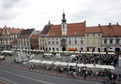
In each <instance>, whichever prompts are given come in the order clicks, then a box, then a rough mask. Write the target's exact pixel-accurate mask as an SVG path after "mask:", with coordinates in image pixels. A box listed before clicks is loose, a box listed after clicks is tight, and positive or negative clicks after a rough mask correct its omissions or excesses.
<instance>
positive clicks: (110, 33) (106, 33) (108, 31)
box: [101, 25, 115, 36]
mask: <svg viewBox="0 0 121 84" xmlns="http://www.w3.org/2000/svg"><path fill="white" fill-rule="evenodd" d="M101 30H102V33H103V36H115V34H114V32H113V29H112V27H110V26H109V25H107V26H101Z"/></svg>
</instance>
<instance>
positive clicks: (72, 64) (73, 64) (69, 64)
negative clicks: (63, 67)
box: [68, 63, 76, 66]
mask: <svg viewBox="0 0 121 84" xmlns="http://www.w3.org/2000/svg"><path fill="white" fill-rule="evenodd" d="M68 66H76V63H68Z"/></svg>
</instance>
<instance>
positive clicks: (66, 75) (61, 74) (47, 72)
mask: <svg viewBox="0 0 121 84" xmlns="http://www.w3.org/2000/svg"><path fill="white" fill-rule="evenodd" d="M0 64H1V65H4V66H8V67H12V68H17V69H22V70H26V71H32V72H37V73H43V74H49V75H54V76H61V77H71V78H78V79H84V77H83V76H77V77H74V76H72V75H71V76H69V75H68V74H64V73H56V72H50V71H44V70H37V69H31V68H26V67H22V66H16V65H12V64H6V63H3V62H0ZM86 79H88V80H94V81H105V79H104V78H99V77H98V78H96V77H86ZM116 81H117V82H119V83H120V82H121V80H120V79H118V80H116Z"/></svg>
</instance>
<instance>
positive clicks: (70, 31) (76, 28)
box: [67, 22, 85, 36]
mask: <svg viewBox="0 0 121 84" xmlns="http://www.w3.org/2000/svg"><path fill="white" fill-rule="evenodd" d="M84 30H85V22H82V23H72V24H67V36H75V35H74V33H75V32H76V36H83V35H84Z"/></svg>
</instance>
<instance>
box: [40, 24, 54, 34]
mask: <svg viewBox="0 0 121 84" xmlns="http://www.w3.org/2000/svg"><path fill="white" fill-rule="evenodd" d="M51 26H52V25H45V27H44V29H43V30H42V31H41V33H40V35H47V34H48V33H49V31H50V28H51Z"/></svg>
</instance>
